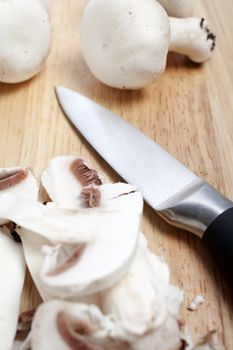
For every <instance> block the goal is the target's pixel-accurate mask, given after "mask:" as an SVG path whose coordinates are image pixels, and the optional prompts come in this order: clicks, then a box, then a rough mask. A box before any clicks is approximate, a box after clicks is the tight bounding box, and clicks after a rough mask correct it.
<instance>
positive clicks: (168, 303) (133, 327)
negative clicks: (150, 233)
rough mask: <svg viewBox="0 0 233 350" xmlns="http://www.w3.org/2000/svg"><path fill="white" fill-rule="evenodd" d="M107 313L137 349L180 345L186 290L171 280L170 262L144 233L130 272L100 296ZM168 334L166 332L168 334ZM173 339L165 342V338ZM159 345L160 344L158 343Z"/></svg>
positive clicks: (175, 347)
mask: <svg viewBox="0 0 233 350" xmlns="http://www.w3.org/2000/svg"><path fill="white" fill-rule="evenodd" d="M100 300H101V302H100V305H101V308H102V310H103V312H104V313H105V314H110V315H113V317H114V319H116V320H117V321H119V322H120V323H121V324H122V328H123V329H124V330H125V332H126V333H129V334H131V336H132V339H134V338H133V337H135V339H134V340H133V343H134V347H133V348H134V349H145V348H146V349H148V350H150V349H151V350H153V349H154V348H158V349H177V348H178V347H179V346H180V344H181V340H180V332H179V326H178V322H177V320H178V317H179V310H180V305H181V302H182V300H183V293H182V292H181V290H179V289H178V288H176V287H174V286H171V285H170V284H169V270H168V266H167V265H166V264H165V263H164V262H163V261H162V259H160V258H158V257H156V256H155V255H154V254H153V253H152V252H151V251H150V250H149V248H148V246H147V241H146V239H145V237H144V236H143V235H141V237H140V244H139V247H138V251H137V254H136V257H135V259H134V261H133V263H132V265H131V266H130V269H129V271H128V274H127V275H126V276H125V277H124V278H123V279H122V280H121V281H120V282H118V284H116V285H115V286H113V287H112V288H110V289H107V290H106V291H103V292H102V293H101V296H100ZM165 334H166V336H165ZM165 338H166V339H167V338H169V339H172V341H171V343H169V341H167V342H166V344H165V343H164V339H165ZM156 346H157V347H156Z"/></svg>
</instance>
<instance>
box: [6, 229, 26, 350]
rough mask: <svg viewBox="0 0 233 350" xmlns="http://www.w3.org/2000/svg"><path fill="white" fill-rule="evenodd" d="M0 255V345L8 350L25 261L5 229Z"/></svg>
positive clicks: (10, 345)
mask: <svg viewBox="0 0 233 350" xmlns="http://www.w3.org/2000/svg"><path fill="white" fill-rule="evenodd" d="M0 255H1V264H0V279H1V288H0V343H1V349H2V350H10V349H12V346H13V341H14V337H15V334H16V329H17V322H18V317H19V311H20V298H21V293H22V289H23V283H24V277H25V261H24V256H23V250H22V246H21V244H18V243H16V242H15V241H14V240H13V239H12V238H11V237H10V233H9V230H8V229H6V228H0Z"/></svg>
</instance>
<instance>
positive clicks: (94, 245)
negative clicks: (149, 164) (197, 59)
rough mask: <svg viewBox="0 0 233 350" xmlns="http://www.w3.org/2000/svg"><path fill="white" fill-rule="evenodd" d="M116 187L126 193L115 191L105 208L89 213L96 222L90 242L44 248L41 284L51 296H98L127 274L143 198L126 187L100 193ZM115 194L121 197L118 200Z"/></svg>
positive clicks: (132, 256) (101, 187)
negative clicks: (95, 294) (99, 292)
mask: <svg viewBox="0 0 233 350" xmlns="http://www.w3.org/2000/svg"><path fill="white" fill-rule="evenodd" d="M115 186H116V187H120V188H121V187H123V188H124V192H123V193H122V190H121V191H120V194H119V192H117V191H114V196H113V197H111V199H109V200H108V201H107V200H106V202H105V205H103V206H102V207H99V208H93V209H91V210H90V211H89V213H90V214H91V215H89V218H88V220H89V221H91V220H95V218H96V221H95V222H96V224H95V225H96V232H95V236H93V238H91V240H90V241H89V242H87V243H84V242H83V243H84V244H82V245H77V244H72V246H71V245H69V244H63V245H58V246H53V247H46V248H44V250H43V251H44V254H45V260H44V264H43V268H42V272H41V280H42V281H43V283H44V285H45V288H46V290H47V292H49V293H50V294H51V296H54V297H59V298H60V297H62V298H67V297H72V295H76V296H77V297H78V296H80V295H87V294H92V293H96V292H98V291H101V290H103V289H106V288H108V287H110V286H112V285H113V284H114V283H116V282H117V281H119V280H120V279H121V278H122V277H123V276H124V275H125V274H126V273H127V270H128V267H129V265H130V264H131V262H132V259H133V258H134V255H135V251H136V248H137V242H138V232H139V223H140V215H141V211H142V198H141V194H139V192H137V191H135V190H134V191H133V192H131V188H132V186H129V185H126V184H123V186H122V185H121V184H117V185H103V186H100V187H99V189H100V191H101V190H102V189H106V187H108V191H109V188H110V187H111V188H114V187H115ZM126 187H128V191H129V193H128V194H127V195H126V194H125V190H126ZM108 191H107V192H108ZM103 192H104V191H103ZM101 193H102V192H101ZM116 193H118V194H119V195H118V196H116V197H115V194H116Z"/></svg>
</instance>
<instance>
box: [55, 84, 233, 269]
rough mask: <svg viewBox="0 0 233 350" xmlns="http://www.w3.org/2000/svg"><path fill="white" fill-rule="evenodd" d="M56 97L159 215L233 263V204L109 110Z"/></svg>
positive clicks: (73, 96) (65, 94)
mask: <svg viewBox="0 0 233 350" xmlns="http://www.w3.org/2000/svg"><path fill="white" fill-rule="evenodd" d="M56 93H57V97H58V101H59V103H60V106H61V107H62V109H63V111H64V113H65V114H66V116H67V117H68V118H69V120H70V121H71V122H72V123H73V124H74V125H75V126H76V128H77V129H78V130H79V132H80V133H81V134H82V135H83V136H84V137H85V139H86V140H87V141H88V142H89V143H90V144H91V145H92V146H93V148H94V149H95V150H96V151H97V152H98V153H99V154H100V155H101V156H102V157H103V158H104V159H105V160H106V161H107V162H108V163H109V164H110V166H111V167H112V168H113V169H115V170H116V171H117V172H118V173H119V174H120V175H121V177H122V178H123V179H125V180H126V181H127V182H128V183H131V184H132V185H134V186H135V187H136V188H137V189H139V190H140V191H141V193H142V195H143V197H144V199H145V200H146V202H147V203H148V204H149V205H150V206H151V207H152V208H154V209H155V210H156V211H157V212H158V213H159V215H160V216H162V217H163V218H164V219H165V220H166V221H167V222H168V223H170V224H171V225H174V226H176V227H180V228H183V229H186V230H188V231H190V232H192V233H194V234H196V235H198V236H199V237H200V238H203V240H204V241H206V242H207V243H208V245H209V246H210V247H211V248H212V250H213V251H214V253H215V254H216V255H218V258H219V259H220V260H221V261H223V262H224V263H225V265H229V263H230V264H231V265H232V262H233V202H232V201H230V200H229V199H227V198H225V197H224V196H223V195H222V194H220V193H219V192H218V191H216V190H215V189H214V188H213V187H211V186H210V185H209V184H208V183H207V182H206V181H204V180H203V179H201V178H200V177H198V176H197V175H195V174H194V173H193V172H191V171H190V170H189V169H188V168H186V167H185V166H184V165H183V164H181V163H180V162H179V161H178V160H176V159H175V158H174V157H173V156H171V155H170V154H169V153H168V152H167V151H165V150H164V149H163V148H162V147H160V146H159V145H158V144H157V143H155V142H154V141H153V140H152V139H150V138H148V137H147V136H146V135H145V134H143V133H142V132H141V131H140V130H138V129H136V128H134V127H133V126H131V125H130V124H129V123H127V122H126V121H124V120H123V119H122V118H120V117H118V116H117V115H115V114H114V113H113V112H111V111H110V110H108V109H106V108H104V107H102V106H100V105H99V104H97V103H96V102H94V101H92V100H90V99H88V98H86V97H84V96H82V95H80V94H78V93H77V92H74V91H71V90H69V89H66V88H64V87H57V88H56ZM219 251H220V252H219Z"/></svg>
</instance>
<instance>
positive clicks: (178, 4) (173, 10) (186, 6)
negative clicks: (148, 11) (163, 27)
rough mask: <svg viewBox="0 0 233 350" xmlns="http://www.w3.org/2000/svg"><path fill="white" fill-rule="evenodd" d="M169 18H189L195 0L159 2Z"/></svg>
mask: <svg viewBox="0 0 233 350" xmlns="http://www.w3.org/2000/svg"><path fill="white" fill-rule="evenodd" d="M157 1H158V2H159V3H160V4H161V5H162V6H163V7H164V8H165V10H166V11H167V13H168V15H169V16H173V17H188V16H190V14H191V11H192V7H193V0H157Z"/></svg>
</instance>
